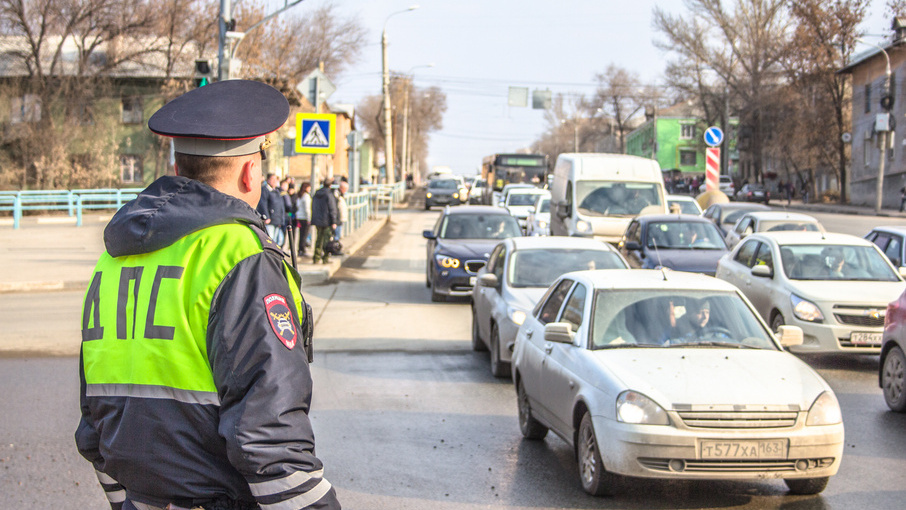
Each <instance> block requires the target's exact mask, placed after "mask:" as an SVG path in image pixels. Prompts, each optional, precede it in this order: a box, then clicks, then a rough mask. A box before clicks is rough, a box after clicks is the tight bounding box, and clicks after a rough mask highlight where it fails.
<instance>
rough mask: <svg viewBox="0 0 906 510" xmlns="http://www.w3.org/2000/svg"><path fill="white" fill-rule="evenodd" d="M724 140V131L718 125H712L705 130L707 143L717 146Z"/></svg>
mask: <svg viewBox="0 0 906 510" xmlns="http://www.w3.org/2000/svg"><path fill="white" fill-rule="evenodd" d="M723 141H724V132H723V131H721V130H720V128H719V127H717V126H711V127H709V128H708V129H706V130H705V143H706V144H708V145H710V146H711V147H717V146H718V145H720V144H721V143H722V142H723Z"/></svg>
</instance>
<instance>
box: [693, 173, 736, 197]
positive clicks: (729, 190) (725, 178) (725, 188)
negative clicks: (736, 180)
mask: <svg viewBox="0 0 906 510" xmlns="http://www.w3.org/2000/svg"><path fill="white" fill-rule="evenodd" d="M718 189H719V190H720V191H721V193H723V194H724V195H727V198H729V199H730V200H733V195H735V194H736V185H735V184H733V179H731V178H730V176H729V175H721V176H720V177H719V182H718ZM707 190H708V183H707V182H703V183H702V184H701V186H699V187H698V192H699V193H704V192H705V191H707Z"/></svg>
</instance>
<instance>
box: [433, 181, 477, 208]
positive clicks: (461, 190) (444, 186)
mask: <svg viewBox="0 0 906 510" xmlns="http://www.w3.org/2000/svg"><path fill="white" fill-rule="evenodd" d="M466 200H468V194H467V193H466V189H465V186H464V185H463V184H462V183H461V181H460V180H459V179H453V178H447V177H438V178H435V179H431V180H429V181H428V186H427V190H426V191H425V210H426V211H427V210H429V209H431V208H432V207H434V206H437V205H460V204H462V203H464V202H465V201H466Z"/></svg>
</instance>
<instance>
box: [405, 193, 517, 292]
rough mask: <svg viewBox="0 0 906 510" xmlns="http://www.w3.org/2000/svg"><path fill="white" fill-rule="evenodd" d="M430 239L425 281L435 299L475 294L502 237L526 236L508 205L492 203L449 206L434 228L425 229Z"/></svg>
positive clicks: (426, 235) (426, 237)
mask: <svg viewBox="0 0 906 510" xmlns="http://www.w3.org/2000/svg"><path fill="white" fill-rule="evenodd" d="M423 235H424V237H425V239H427V240H428V246H427V255H428V261H427V264H426V274H425V284H426V285H427V286H428V287H429V288H430V289H431V301H446V299H447V297H452V296H460V297H468V296H471V295H472V287H474V286H475V279H476V275H477V274H478V270H479V269H481V268H482V267H484V266H485V264H487V262H488V257H490V254H491V250H492V249H493V248H494V246H496V245H497V243H499V242H500V241H501V240H503V239H507V238H510V237H520V236H522V229H521V228H520V227H519V223H517V222H516V218H514V217H512V216H510V214H509V213H508V212H507V211H506V209H501V208H498V207H490V206H470V207H462V208H451V207H447V208H445V209H444V213H443V214H442V215H441V216H440V218H439V219H438V220H437V223H436V224H435V225H434V229H432V230H425V231H424V234H423Z"/></svg>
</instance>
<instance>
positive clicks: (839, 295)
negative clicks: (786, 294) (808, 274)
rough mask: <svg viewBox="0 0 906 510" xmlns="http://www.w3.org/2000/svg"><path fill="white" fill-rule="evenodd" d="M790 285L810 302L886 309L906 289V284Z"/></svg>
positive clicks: (795, 282)
mask: <svg viewBox="0 0 906 510" xmlns="http://www.w3.org/2000/svg"><path fill="white" fill-rule="evenodd" d="M790 285H791V289H790V290H792V292H793V293H794V294H796V295H797V296H799V297H802V298H805V299H808V300H809V301H815V302H828V303H841V304H848V305H865V306H870V305H872V304H874V305H877V306H880V307H881V308H886V307H887V303H890V302H891V301H894V300H896V299H897V298H898V297H899V296H900V294H902V293H903V290H904V289H906V283H903V282H864V281H863V282H851V281H839V280H831V281H828V280H820V281H809V280H792V281H791V282H790Z"/></svg>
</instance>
